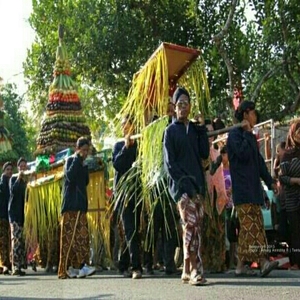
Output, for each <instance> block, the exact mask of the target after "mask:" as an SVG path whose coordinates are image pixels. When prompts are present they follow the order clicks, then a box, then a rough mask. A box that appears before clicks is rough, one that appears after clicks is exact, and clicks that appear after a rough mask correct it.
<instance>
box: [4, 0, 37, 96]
mask: <svg viewBox="0 0 300 300" xmlns="http://www.w3.org/2000/svg"><path fill="white" fill-rule="evenodd" d="M31 11H32V5H31V0H0V32H1V34H0V39H1V43H0V44H1V47H0V77H2V78H3V83H8V82H11V83H12V82H14V83H16V84H17V86H18V91H19V93H20V94H23V93H24V92H25V91H26V86H25V84H24V77H23V73H22V72H23V67H22V63H23V62H24V61H25V59H26V56H27V49H29V48H30V47H31V44H32V42H33V41H34V37H35V34H34V31H33V29H31V27H30V25H29V23H28V18H29V16H30V13H31Z"/></svg>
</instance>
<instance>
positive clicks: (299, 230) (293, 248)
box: [286, 209, 300, 267]
mask: <svg viewBox="0 0 300 300" xmlns="http://www.w3.org/2000/svg"><path fill="white" fill-rule="evenodd" d="M286 215H287V219H288V222H289V230H290V245H289V248H290V259H291V263H292V264H297V265H298V267H300V209H298V210H296V211H293V212H287V213H286Z"/></svg>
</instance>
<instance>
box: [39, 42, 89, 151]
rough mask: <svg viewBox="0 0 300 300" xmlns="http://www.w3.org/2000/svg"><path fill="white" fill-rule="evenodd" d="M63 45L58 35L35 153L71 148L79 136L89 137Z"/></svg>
mask: <svg viewBox="0 0 300 300" xmlns="http://www.w3.org/2000/svg"><path fill="white" fill-rule="evenodd" d="M70 75H71V68H70V63H69V60H68V56H67V52H66V49H65V47H64V45H63V43H62V38H60V42H59V46H58V47H57V51H56V61H55V66H54V72H53V76H54V79H53V82H52V84H51V85H50V88H49V100H48V103H47V107H46V116H45V119H44V120H43V123H42V129H41V132H40V134H39V137H38V140H37V150H36V153H35V154H36V155H41V154H51V153H56V152H58V151H61V150H63V149H66V148H74V146H75V144H76V141H77V139H78V138H79V137H81V136H85V137H88V138H91V133H90V130H89V128H88V126H86V125H85V117H84V116H83V113H82V107H81V103H80V99H79V96H78V93H77V88H76V84H75V82H74V81H73V80H72V78H71V76H70Z"/></svg>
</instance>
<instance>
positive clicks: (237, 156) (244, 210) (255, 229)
mask: <svg viewBox="0 0 300 300" xmlns="http://www.w3.org/2000/svg"><path fill="white" fill-rule="evenodd" d="M235 117H236V119H237V120H238V121H239V122H241V127H240V128H234V129H232V130H231V131H230V132H229V135H228V140H227V151H228V158H229V167H230V174H231V180H232V197H233V203H234V206H235V208H236V211H237V215H238V219H239V223H240V231H239V237H238V249H237V251H238V262H237V267H236V270H235V275H236V276H256V275H257V274H256V272H254V271H253V270H251V269H250V268H248V267H247V266H246V264H245V263H246V262H253V261H259V262H260V269H261V276H262V277H264V276H267V275H268V274H269V273H270V272H271V271H272V270H273V269H275V268H276V267H277V266H278V262H276V261H273V262H270V261H268V259H267V251H268V246H267V239H266V234H265V230H264V222H263V216H262V211H261V206H262V205H264V197H263V188H262V184H261V178H262V179H263V180H264V182H265V183H266V185H267V187H268V188H269V189H274V190H275V191H276V185H275V183H274V182H273V179H272V177H271V175H270V173H269V172H268V169H267V166H266V164H265V161H264V159H263V157H262V155H261V154H260V152H259V149H258V145H257V140H256V137H255V135H254V134H253V128H254V125H255V124H256V122H257V112H256V110H255V103H254V102H251V101H243V102H242V103H241V104H240V105H239V107H238V109H237V110H236V113H235Z"/></svg>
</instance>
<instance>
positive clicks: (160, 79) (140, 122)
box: [117, 47, 169, 132]
mask: <svg viewBox="0 0 300 300" xmlns="http://www.w3.org/2000/svg"><path fill="white" fill-rule="evenodd" d="M168 93H169V82H168V66H167V58H166V52H165V49H164V48H163V47H161V49H160V50H159V51H158V52H157V53H156V55H155V56H153V57H152V58H151V59H150V60H149V61H148V62H147V64H146V65H145V66H144V67H143V68H142V69H141V70H140V71H139V72H138V73H136V74H135V75H134V77H133V81H132V86H131V88H130V90H129V93H128V96H127V100H126V101H125V103H124V105H123V108H122V109H121V111H120V115H121V116H123V115H127V114H129V115H130V116H132V117H133V118H134V120H133V121H134V124H135V126H136V129H137V131H138V132H140V131H141V130H142V129H143V128H145V127H146V125H148V123H149V121H151V117H152V116H153V115H154V114H156V115H158V116H163V115H164V114H165V113H166V110H167V103H168V102H169V95H168ZM147 116H148V117H149V116H150V120H149V119H148V118H147ZM117 121H118V122H120V120H117Z"/></svg>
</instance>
